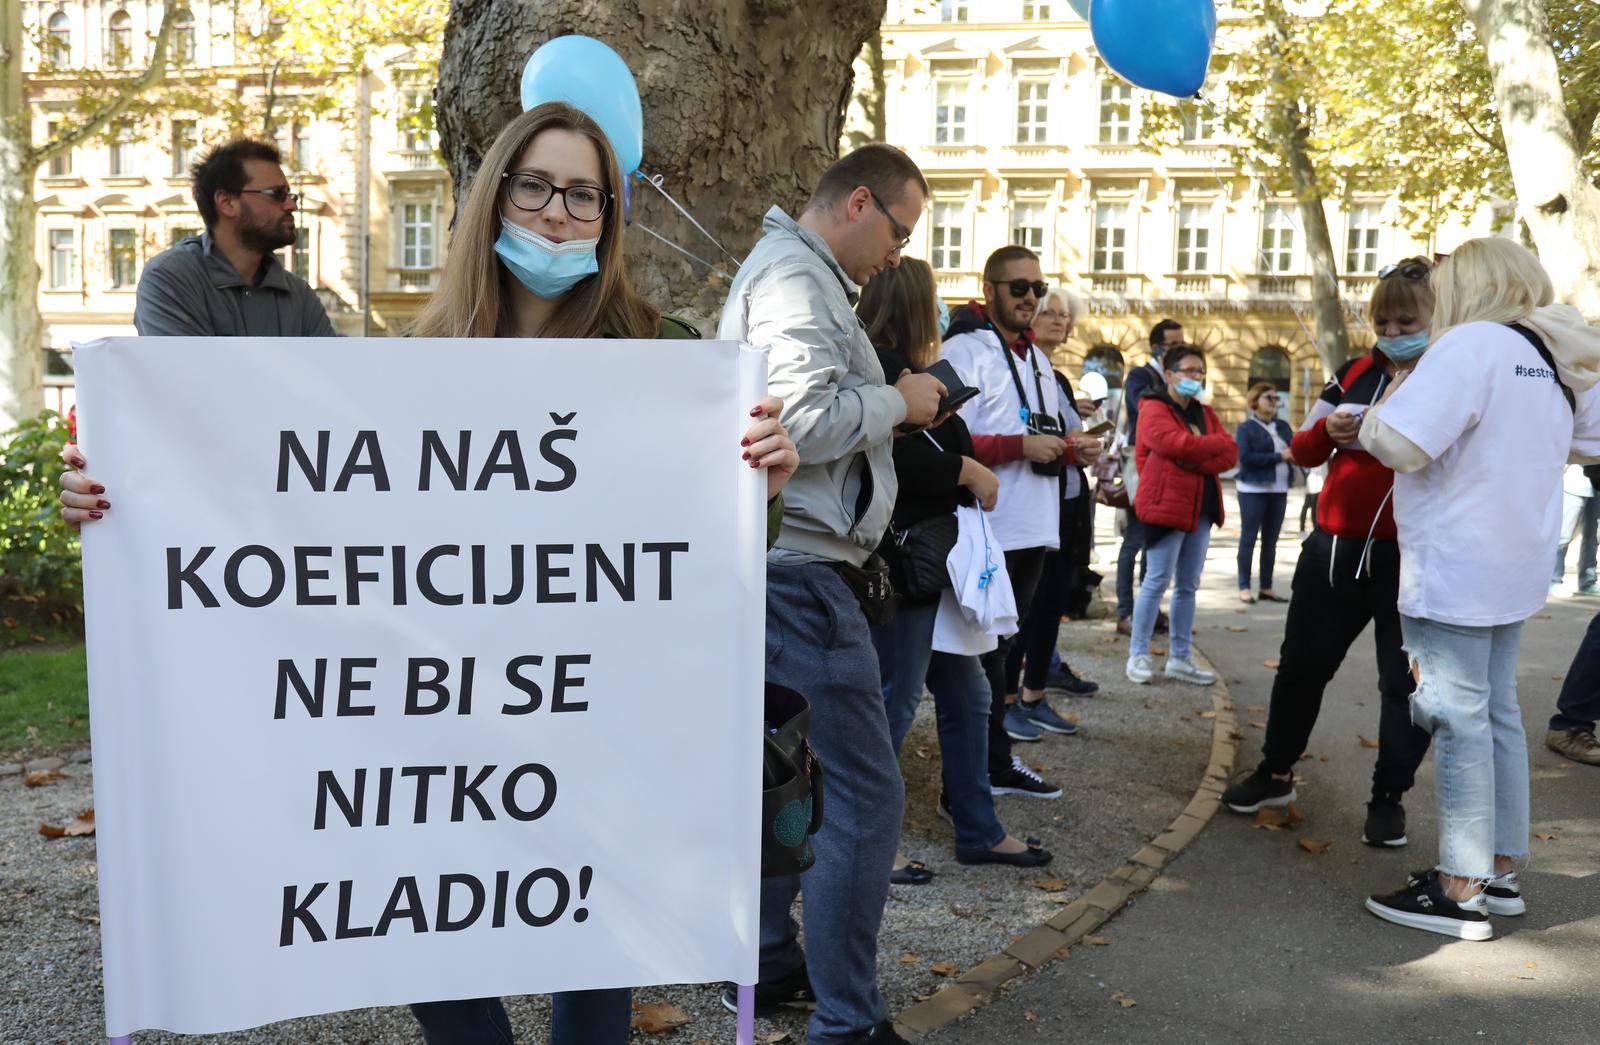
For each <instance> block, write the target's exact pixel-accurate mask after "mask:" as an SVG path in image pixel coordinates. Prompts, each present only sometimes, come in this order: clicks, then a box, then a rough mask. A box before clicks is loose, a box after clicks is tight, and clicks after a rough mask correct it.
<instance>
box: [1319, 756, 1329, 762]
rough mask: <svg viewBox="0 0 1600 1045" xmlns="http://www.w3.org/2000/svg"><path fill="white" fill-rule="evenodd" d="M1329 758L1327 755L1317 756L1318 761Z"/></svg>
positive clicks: (1324, 760)
mask: <svg viewBox="0 0 1600 1045" xmlns="http://www.w3.org/2000/svg"><path fill="white" fill-rule="evenodd" d="M1327 760H1328V756H1327V755H1318V756H1317V761H1318V762H1326V761H1327Z"/></svg>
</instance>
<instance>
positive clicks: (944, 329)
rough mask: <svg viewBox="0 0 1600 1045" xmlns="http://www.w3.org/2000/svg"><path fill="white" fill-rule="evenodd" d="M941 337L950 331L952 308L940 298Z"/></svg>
mask: <svg viewBox="0 0 1600 1045" xmlns="http://www.w3.org/2000/svg"><path fill="white" fill-rule="evenodd" d="M938 300H939V336H940V337H944V335H945V334H947V333H949V331H950V306H949V305H946V304H945V303H944V298H939V299H938Z"/></svg>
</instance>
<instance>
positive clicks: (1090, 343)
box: [850, 0, 1487, 424]
mask: <svg viewBox="0 0 1600 1045" xmlns="http://www.w3.org/2000/svg"><path fill="white" fill-rule="evenodd" d="M1221 15H1222V19H1223V25H1222V29H1221V31H1220V33H1219V39H1218V43H1217V52H1218V54H1219V55H1225V54H1227V53H1228V52H1229V51H1230V50H1236V49H1238V48H1242V47H1246V46H1250V44H1251V41H1252V39H1253V38H1254V33H1253V30H1252V27H1251V26H1250V25H1249V24H1248V23H1245V22H1243V21H1240V20H1239V19H1237V18H1233V17H1231V15H1230V13H1229V11H1228V10H1227V9H1226V6H1225V5H1224V6H1223V9H1222V10H1221ZM1152 31H1159V27H1152ZM881 44H882V55H883V63H882V83H883V91H882V96H881V97H882V107H883V109H882V111H883V130H884V133H885V138H886V140H887V141H889V142H891V143H893V144H895V145H898V146H900V147H901V148H904V149H905V150H906V151H907V152H908V153H909V154H910V155H911V157H912V158H913V159H915V160H916V161H917V163H918V165H919V166H920V167H921V168H922V171H923V173H924V174H925V175H926V176H927V179H928V182H929V186H930V189H931V197H932V198H931V200H930V205H929V210H928V213H927V214H925V215H924V217H923V220H922V221H921V222H920V223H919V225H918V227H917V230H916V233H915V236H914V238H913V240H912V243H911V244H910V246H908V248H907V253H908V254H912V255H916V256H919V257H923V258H926V259H927V260H928V261H930V262H931V264H932V265H933V268H934V270H935V272H936V274H937V278H938V283H939V291H940V294H941V296H942V297H944V299H945V300H946V301H947V302H948V303H950V304H952V305H954V304H958V303H962V302H965V301H967V300H968V299H971V298H978V299H981V298H982V287H981V276H980V273H981V270H982V268H983V263H984V259H985V258H986V257H987V256H988V255H989V254H990V252H992V251H993V250H995V249H996V248H998V247H1000V246H1002V245H1005V244H1008V243H1021V244H1024V245H1026V246H1028V247H1030V248H1032V249H1033V250H1035V251H1036V252H1037V253H1038V254H1039V256H1040V259H1041V261H1042V263H1043V268H1044V272H1045V274H1046V279H1047V280H1048V281H1049V282H1050V283H1051V284H1052V285H1064V286H1067V287H1069V288H1071V289H1072V290H1073V291H1074V292H1075V293H1076V295H1077V296H1078V297H1079V299H1080V301H1081V302H1082V303H1083V305H1084V306H1085V307H1084V314H1083V315H1082V316H1081V318H1080V319H1079V321H1078V324H1077V330H1076V332H1075V334H1074V336H1073V337H1072V338H1071V339H1070V340H1069V342H1068V343H1067V344H1066V345H1064V346H1063V347H1062V349H1061V350H1059V351H1058V353H1057V365H1058V366H1059V367H1060V368H1061V369H1062V370H1063V371H1064V372H1065V373H1067V374H1068V375H1069V376H1070V377H1072V378H1073V380H1074V381H1076V380H1077V378H1078V377H1079V375H1081V374H1082V372H1083V371H1084V369H1085V368H1086V367H1087V368H1088V369H1092V370H1098V371H1100V372H1102V373H1105V374H1107V376H1108V377H1109V378H1112V379H1113V385H1116V384H1118V383H1119V381H1118V380H1117V378H1118V377H1119V376H1120V374H1121V373H1122V372H1124V371H1125V370H1127V369H1128V368H1131V367H1134V366H1137V365H1139V364H1141V363H1143V362H1145V361H1146V360H1147V359H1148V350H1147V346H1148V335H1149V330H1150V327H1151V326H1152V325H1154V324H1155V323H1156V322H1157V321H1159V320H1161V319H1166V318H1170V319H1175V320H1177V321H1178V322H1179V323H1181V324H1183V326H1184V330H1185V336H1186V338H1187V339H1188V340H1189V341H1191V342H1192V343H1194V344H1197V345H1199V346H1200V347H1201V348H1203V349H1205V350H1206V353H1207V356H1208V366H1209V370H1210V383H1211V386H1212V392H1213V396H1214V400H1213V401H1214V403H1215V405H1216V406H1217V408H1218V411H1219V413H1220V414H1221V415H1222V417H1223V420H1224V421H1225V422H1228V423H1230V424H1232V423H1236V422H1238V421H1240V420H1242V419H1243V418H1244V416H1245V412H1246V407H1245V404H1244V393H1245V392H1246V391H1247V390H1248V388H1249V386H1250V385H1251V384H1253V383H1254V382H1255V381H1257V380H1267V381H1270V382H1272V383H1274V384H1276V385H1277V386H1278V387H1279V388H1280V389H1282V390H1284V391H1286V392H1288V393H1289V396H1288V397H1286V402H1285V404H1284V416H1285V417H1287V418H1288V419H1289V420H1291V421H1294V422H1298V421H1299V419H1300V418H1301V417H1303V416H1304V414H1305V411H1306V410H1307V409H1308V407H1309V404H1310V403H1311V402H1312V401H1313V400H1314V399H1315V397H1316V396H1317V394H1318V393H1319V391H1320V389H1321V386H1322V384H1323V382H1324V380H1325V374H1324V372H1323V366H1322V363H1321V362H1320V360H1319V359H1318V357H1317V353H1316V350H1315V348H1314V345H1313V343H1312V339H1311V331H1312V329H1313V328H1314V320H1313V318H1312V311H1311V302H1310V297H1309V295H1310V283H1311V279H1310V276H1311V269H1310V267H1309V265H1310V263H1309V261H1308V258H1307V254H1306V244H1305V236H1304V233H1303V231H1302V229H1301V223H1300V219H1299V216H1298V214H1297V213H1296V204H1295V202H1294V200H1293V199H1292V198H1290V197H1287V196H1283V195H1277V194H1274V193H1272V192H1270V191H1268V190H1267V188H1266V187H1265V185H1264V184H1262V183H1261V182H1260V181H1259V180H1254V179H1252V178H1250V177H1245V176H1241V175H1240V172H1239V171H1237V170H1236V169H1234V168H1232V167H1230V166H1228V165H1227V164H1228V156H1227V150H1226V149H1225V148H1224V147H1223V146H1224V145H1225V144H1226V142H1225V141H1224V139H1223V138H1222V137H1221V135H1222V131H1221V129H1220V127H1219V126H1218V124H1217V121H1216V120H1214V119H1213V118H1212V117H1211V115H1210V113H1209V112H1208V111H1207V110H1205V109H1204V108H1202V107H1200V106H1199V105H1198V104H1197V103H1192V102H1191V103H1188V104H1189V106H1190V108H1188V110H1187V116H1186V118H1185V119H1184V120H1183V126H1182V130H1181V133H1180V137H1181V142H1180V143H1178V144H1176V145H1174V146H1173V147H1171V148H1162V149H1159V150H1157V149H1151V148H1147V147H1145V146H1144V145H1142V144H1141V125H1142V117H1143V114H1144V113H1145V112H1146V111H1147V110H1148V107H1149V106H1151V105H1152V104H1163V105H1169V104H1172V100H1171V99H1169V98H1166V97H1164V96H1155V97H1153V96H1152V95H1151V94H1150V92H1148V91H1144V90H1141V89H1138V88H1134V87H1131V86H1130V85H1128V84H1127V83H1126V82H1124V81H1123V80H1122V79H1120V78H1119V77H1117V76H1116V75H1115V74H1114V73H1112V72H1111V71H1110V70H1109V69H1107V68H1106V66H1105V64H1104V63H1103V62H1102V61H1101V60H1100V58H1099V56H1098V54H1097V52H1096V48H1095V45H1094V40H1093V38H1092V37H1091V35H1090V32H1089V27H1088V25H1087V24H1086V23H1085V22H1084V21H1083V20H1082V19H1080V18H1079V17H1078V16H1077V14H1076V13H1075V12H1074V11H1073V9H1072V8H1071V7H1070V6H1069V5H1068V4H1067V3H1066V2H1065V0H943V2H941V3H930V2H925V0H924V2H914V0H890V3H889V8H888V13H887V17H886V20H885V22H884V24H883V26H882V30H881ZM872 78H873V76H872V69H871V68H870V63H869V62H868V61H866V60H863V61H862V62H861V63H858V69H857V84H858V86H859V85H862V84H870V83H871V82H872ZM864 112H865V109H864V108H863V106H862V104H861V99H860V98H858V100H857V103H856V104H855V105H853V106H852V112H851V123H850V129H852V130H855V131H858V132H860V131H863V130H866V129H867V126H866V118H865V116H864ZM1326 213H1327V219H1328V224H1329V230H1330V233H1331V236H1332V240H1333V245H1334V248H1335V252H1336V253H1337V254H1338V262H1339V266H1340V269H1339V271H1340V284H1341V287H1342V289H1343V292H1344V296H1345V303H1346V312H1347V314H1348V316H1349V318H1350V327H1351V334H1352V340H1353V341H1354V343H1355V346H1356V348H1357V349H1358V350H1364V349H1366V348H1369V347H1370V346H1371V345H1372V343H1373V339H1372V335H1371V333H1370V331H1368V330H1367V329H1366V326H1365V323H1364V321H1363V320H1362V318H1361V316H1362V313H1363V310H1364V307H1365V302H1366V300H1367V299H1368V297H1369V296H1370V294H1371V290H1372V287H1373V285H1374V284H1375V283H1376V281H1377V273H1378V271H1379V270H1380V269H1381V268H1382V267H1383V266H1384V265H1386V264H1388V263H1390V262H1392V261H1395V260H1398V259H1400V258H1402V257H1405V256H1408V255H1416V254H1422V255H1428V254H1431V253H1432V252H1433V251H1435V250H1439V249H1448V247H1449V246H1450V245H1451V243H1452V242H1459V241H1460V239H1462V238H1465V237H1466V236H1467V235H1468V234H1469V231H1470V230H1468V229H1460V230H1454V231H1452V232H1450V233H1446V234H1443V235H1441V236H1439V237H1435V238H1434V239H1432V240H1430V239H1428V238H1426V237H1419V236H1416V235H1413V234H1412V233H1410V232H1409V231H1408V230H1407V229H1405V228H1402V227H1399V226H1398V225H1397V224H1396V221H1397V217H1396V215H1397V209H1396V206H1395V204H1394V201H1393V200H1391V199H1388V198H1386V197H1385V196H1383V195H1361V194H1354V195H1351V196H1349V198H1347V199H1345V200H1342V201H1339V202H1338V203H1333V202H1330V203H1329V204H1328V207H1327V212H1326ZM1486 232H1487V226H1486V223H1480V224H1479V227H1478V230H1477V232H1476V233H1475V234H1485V233H1486Z"/></svg>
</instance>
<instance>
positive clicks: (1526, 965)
mask: <svg viewBox="0 0 1600 1045" xmlns="http://www.w3.org/2000/svg"><path fill="white" fill-rule="evenodd" d="M1522 967H1523V968H1524V969H1537V968H1538V967H1539V963H1538V962H1523V963H1522Z"/></svg>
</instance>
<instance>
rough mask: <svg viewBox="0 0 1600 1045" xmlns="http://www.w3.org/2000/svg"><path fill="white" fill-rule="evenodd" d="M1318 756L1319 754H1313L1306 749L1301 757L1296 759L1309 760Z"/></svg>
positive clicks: (1299, 760)
mask: <svg viewBox="0 0 1600 1045" xmlns="http://www.w3.org/2000/svg"><path fill="white" fill-rule="evenodd" d="M1316 757H1317V756H1316V755H1313V754H1312V753H1311V752H1309V751H1304V752H1301V754H1300V757H1299V758H1297V759H1295V761H1296V762H1306V761H1309V760H1310V759H1313V758H1316Z"/></svg>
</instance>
